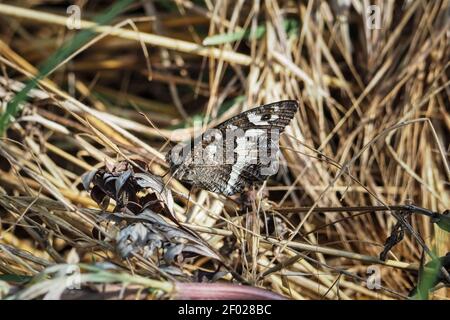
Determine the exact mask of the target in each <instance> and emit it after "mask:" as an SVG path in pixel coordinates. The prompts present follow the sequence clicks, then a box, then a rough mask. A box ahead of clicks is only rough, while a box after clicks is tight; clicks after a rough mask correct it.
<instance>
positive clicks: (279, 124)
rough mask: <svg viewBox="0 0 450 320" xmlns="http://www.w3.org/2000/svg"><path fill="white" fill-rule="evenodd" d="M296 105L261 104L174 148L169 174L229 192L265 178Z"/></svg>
mask: <svg viewBox="0 0 450 320" xmlns="http://www.w3.org/2000/svg"><path fill="white" fill-rule="evenodd" d="M297 109H298V103H297V102H296V101H294V100H284V101H279V102H275V103H271V104H267V105H263V106H260V107H257V108H254V109H251V110H248V111H246V112H243V113H240V114H238V115H237V116H235V117H232V118H230V119H229V120H226V121H225V122H222V123H221V124H219V125H217V126H216V127H215V128H212V129H209V130H207V131H206V132H205V133H204V134H203V135H201V136H199V137H196V138H195V139H193V140H191V141H190V142H188V143H185V144H183V145H178V146H176V147H174V148H172V149H171V150H169V152H168V153H167V156H166V157H167V160H168V163H169V165H170V170H171V173H172V176H173V177H175V178H177V179H179V180H181V181H184V182H187V183H190V184H192V185H193V186H196V187H199V188H201V189H205V190H209V191H212V192H216V193H220V194H224V195H227V196H228V195H233V194H235V193H238V192H242V191H243V190H244V188H246V187H248V186H251V185H258V184H260V183H262V182H264V181H265V180H266V179H267V178H268V177H269V176H270V175H272V174H274V173H276V171H277V170H278V152H279V134H280V133H281V132H283V130H284V128H285V127H286V126H287V125H288V124H289V122H290V121H291V120H292V118H293V117H294V115H295V113H296V111H297Z"/></svg>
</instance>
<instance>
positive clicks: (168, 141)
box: [139, 112, 172, 146]
mask: <svg viewBox="0 0 450 320" xmlns="http://www.w3.org/2000/svg"><path fill="white" fill-rule="evenodd" d="M139 114H140V115H141V116H143V117H144V118H145V120H147V122H148V123H149V124H150V125H151V126H152V128H153V129H155V130H156V131H157V132H158V133H159V135H160V136H161V137H163V138H164V140H166V144H169V145H170V144H172V141H170V139H169V138H167V137H166V136H165V135H164V134H163V133H162V132H161V130H159V129H158V127H157V126H156V125H155V124H154V123H153V121H152V120H150V119H149V118H148V117H147V115H146V114H145V113H143V112H139ZM166 144H165V145H166ZM165 145H164V146H165Z"/></svg>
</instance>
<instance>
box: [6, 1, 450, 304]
mask: <svg viewBox="0 0 450 320" xmlns="http://www.w3.org/2000/svg"><path fill="white" fill-rule="evenodd" d="M372 2H374V3H376V4H378V5H380V6H381V14H382V28H381V29H380V30H378V29H368V28H367V27H366V20H365V14H364V12H365V9H366V7H367V6H368V5H369V1H341V2H339V1H336V2H325V1H323V2H322V1H302V2H300V3H297V2H296V1H272V0H267V1H261V2H255V4H252V3H250V2H248V1H236V2H231V1H217V2H216V1H205V2H204V3H203V2H200V1H189V0H176V1H173V2H168V1H167V2H162V1H152V0H149V1H142V2H134V3H133V4H132V5H129V6H128V8H127V10H126V11H125V12H122V13H121V14H120V15H118V16H117V17H115V19H114V21H112V22H111V23H110V26H95V24H92V22H90V21H91V19H92V17H93V16H95V15H96V14H97V13H98V12H101V11H103V10H105V8H106V7H107V5H106V2H105V3H103V4H102V3H100V4H94V2H91V1H89V2H87V3H86V4H85V6H84V7H83V8H82V11H81V12H82V19H83V22H82V23H81V27H82V28H83V29H85V28H91V27H93V30H94V31H95V34H96V35H95V37H94V38H92V40H90V41H88V42H86V43H84V45H83V46H81V47H80V48H79V50H75V51H74V53H73V54H71V55H68V56H67V57H66V58H65V59H62V60H61V61H60V63H58V64H57V65H55V66H54V68H52V70H51V71H49V72H48V74H46V75H45V77H42V79H39V84H38V86H37V87H36V88H35V89H33V90H32V91H30V92H29V93H28V99H27V102H26V103H25V102H22V103H21V105H22V107H21V108H20V110H19V111H18V112H17V113H16V114H15V115H14V118H13V119H9V118H8V119H7V123H8V130H7V131H6V133H5V134H4V136H3V139H2V140H1V141H0V228H1V229H0V274H3V277H2V278H0V279H1V280H0V296H2V295H3V296H5V295H10V296H11V297H13V298H36V297H42V296H43V295H47V297H48V298H58V297H60V295H61V294H62V295H63V296H62V297H63V298H70V297H71V296H70V293H69V294H68V293H67V292H66V293H64V292H63V291H64V288H65V287H64V284H65V283H66V282H64V281H66V277H65V276H64V272H63V270H65V269H64V268H65V267H67V265H77V266H78V267H80V268H81V270H82V274H81V276H82V278H81V279H80V281H81V283H82V284H87V283H105V282H106V283H109V284H110V285H111V288H110V289H111V290H110V292H109V293H110V294H111V296H113V297H117V296H118V295H119V294H118V293H117V294H116V292H117V291H120V290H119V289H117V287H114V286H116V285H117V284H118V283H126V284H130V285H129V287H128V289H129V292H128V291H127V292H125V293H124V292H123V291H120V292H121V293H120V294H121V295H119V296H120V297H121V298H134V297H136V296H138V295H140V294H141V293H142V291H144V292H145V293H146V294H145V297H146V298H170V297H172V298H176V297H178V298H179V297H186V295H185V294H187V292H191V291H192V290H194V289H192V288H191V287H189V285H188V284H189V283H195V282H198V281H200V280H201V279H202V275H215V277H216V278H217V279H214V282H218V284H220V283H222V282H229V283H239V282H241V283H245V284H249V285H252V286H254V287H259V288H263V289H266V290H269V291H272V292H274V293H278V294H281V295H283V296H285V297H289V298H292V299H319V298H325V299H392V298H393V299H404V298H406V297H407V296H408V293H409V292H410V290H411V288H412V287H414V286H415V285H417V282H418V278H417V271H418V269H419V265H420V262H421V256H422V253H423V251H424V247H425V248H429V249H430V250H432V251H433V252H434V253H435V254H436V255H437V256H444V255H445V254H446V253H447V252H448V251H449V243H450V241H449V236H448V233H447V232H445V231H444V230H442V229H440V228H439V227H438V226H437V225H435V224H433V223H431V222H430V219H429V218H428V217H425V216H422V215H414V214H413V215H411V216H410V217H409V218H408V219H409V220H408V223H409V224H410V225H411V226H412V228H413V230H414V231H415V232H414V234H411V233H408V232H407V233H406V236H405V238H404V239H403V241H402V242H400V243H399V244H398V245H396V246H395V247H394V248H393V249H392V251H391V252H390V253H389V255H388V257H387V260H386V261H381V260H380V259H378V256H379V254H380V252H381V251H382V250H383V244H384V242H385V240H386V238H387V237H388V236H389V235H390V234H391V232H392V230H393V227H394V225H395V224H396V222H397V219H396V218H398V215H400V213H398V212H397V215H394V214H393V213H392V212H391V211H388V210H386V211H377V212H373V211H370V212H365V213H364V214H356V215H355V213H352V212H328V213H318V212H317V211H315V210H314V208H315V207H324V206H326V207H342V206H371V205H376V206H391V205H399V204H405V203H409V202H412V203H414V204H416V205H418V206H421V207H424V208H428V209H430V210H432V211H435V212H443V211H444V210H446V209H448V208H449V201H450V199H449V193H448V188H449V187H448V184H449V181H450V171H449V166H448V162H447V161H448V152H449V149H448V147H449V142H450V141H449V137H450V134H449V133H450V130H449V129H450V113H449V109H450V108H449V96H450V88H449V77H448V74H449V72H448V69H449V60H450V59H449V57H450V47H449V45H448V43H449V30H450V20H449V19H448V16H446V12H448V10H450V9H449V6H450V3H449V1H446V0H442V1H405V2H404V3H403V2H401V3H403V4H401V3H400V2H397V1H396V2H394V1H381V0H380V1H372ZM32 3H33V5H32V6H31V5H29V7H28V8H26V6H27V5H26V2H23V3H22V5H23V7H16V6H8V5H5V4H0V17H1V19H0V101H1V105H0V108H1V109H0V114H3V115H4V112H5V110H7V109H6V108H7V107H6V105H7V102H8V101H10V100H11V98H12V97H13V96H14V95H15V94H16V93H17V92H19V91H20V90H21V89H22V88H23V84H24V83H27V81H28V79H31V78H33V76H34V75H36V74H37V72H38V71H37V70H38V68H37V67H36V66H38V65H40V64H41V63H42V62H44V61H46V59H47V58H48V57H49V56H50V55H51V54H52V53H53V52H56V51H57V50H58V49H59V48H60V46H61V44H62V43H63V42H64V41H66V40H68V39H70V38H71V37H72V36H73V35H74V34H75V33H76V32H75V31H71V30H68V29H67V28H66V27H65V23H66V12H65V8H66V4H65V3H63V2H62V3H60V4H58V5H54V4H52V3H53V2H52V1H45V0H42V1H33V2H32ZM330 3H333V5H330ZM334 3H336V4H334ZM338 3H340V5H338ZM346 3H348V6H346V5H345V4H346ZM44 12H45V13H47V14H46V15H44V14H43V13H44ZM282 99H296V100H298V101H299V102H300V111H299V112H298V113H297V115H296V118H295V119H294V120H293V121H292V123H291V125H290V127H288V128H287V130H286V132H285V134H284V135H283V138H282V141H281V146H282V151H283V152H282V153H283V155H282V166H281V170H280V172H279V173H278V174H277V175H276V176H275V177H273V178H272V179H270V180H269V181H268V183H267V184H266V185H264V190H266V191H267V196H266V195H265V193H264V192H260V193H258V196H257V198H256V200H255V202H254V204H253V208H254V210H253V212H251V213H248V214H245V215H243V214H240V213H239V209H238V205H237V203H236V201H235V199H225V198H224V197H219V196H217V195H214V194H212V193H209V192H207V191H202V190H194V191H193V192H192V193H191V194H190V197H189V196H188V195H189V189H188V188H187V186H186V185H182V184H181V183H179V182H177V181H175V180H173V179H172V180H170V183H169V184H168V187H169V188H170V190H171V191H172V193H173V196H174V199H175V205H174V213H175V216H176V218H177V219H178V221H180V222H181V223H182V225H183V226H184V227H185V228H187V229H188V230H194V231H196V232H197V233H199V234H201V235H202V237H203V239H204V240H205V241H206V242H207V245H208V246H210V248H211V249H213V250H216V251H217V252H219V253H220V254H221V257H222V258H219V261H220V259H224V261H221V263H223V264H224V265H222V267H221V269H220V271H221V272H223V273H215V271H217V270H215V269H214V268H217V267H219V266H220V263H217V262H215V261H213V260H214V259H211V258H210V257H201V256H195V257H193V258H189V259H186V260H185V261H182V262H181V261H178V262H176V264H177V267H179V268H180V270H181V271H182V272H183V275H173V274H171V273H170V272H169V273H167V272H166V271H164V269H162V268H160V265H159V264H158V263H159V261H157V260H155V259H153V258H151V257H150V258H149V257H144V256H143V255H142V254H140V253H136V254H134V255H133V256H132V257H130V258H128V259H121V258H120V257H119V256H118V255H117V254H116V250H115V241H114V237H115V236H114V234H115V233H117V232H118V230H117V229H118V228H119V226H118V225H113V226H112V227H111V225H110V223H107V222H105V221H104V215H102V214H101V210H100V209H99V207H98V206H97V203H96V202H95V201H94V200H93V199H92V198H91V197H90V195H89V193H88V192H86V191H84V190H83V188H82V183H81V175H82V174H83V173H85V172H87V171H89V170H92V169H93V168H100V167H102V166H103V165H104V164H105V161H106V162H109V163H115V162H119V161H122V160H128V161H130V159H140V160H143V161H146V162H147V163H148V164H149V172H151V173H153V174H155V175H160V176H162V175H164V173H165V172H166V171H167V169H168V168H167V164H166V163H165V161H164V153H165V152H166V150H167V140H168V139H171V140H172V142H177V141H180V140H184V139H185V138H186V137H188V136H189V135H190V134H192V132H193V126H194V123H195V121H196V120H199V119H200V120H201V121H203V122H202V125H203V126H204V127H205V128H206V127H210V126H213V125H215V124H217V123H219V122H220V121H222V120H225V119H227V118H228V117H230V116H231V115H235V114H237V113H239V112H240V111H242V110H244V109H245V108H249V107H252V106H256V105H260V104H264V103H270V102H273V101H277V100H282ZM131 161H132V160H131ZM165 180H166V181H169V179H168V177H167V176H166V177H165ZM188 198H189V199H188ZM293 207H309V208H310V209H308V210H296V209H287V208H293ZM111 208H112V206H110V207H109V209H107V210H111ZM273 221H275V225H276V228H275V231H274V230H270V229H273V228H266V226H267V225H269V224H271V223H273ZM99 234H103V236H102V237H99ZM418 238H419V240H420V238H421V239H423V240H424V245H425V246H424V245H423V244H422V245H421V243H420V241H418ZM223 257H226V258H223ZM425 259H426V260H429V259H430V256H429V255H425ZM99 262H110V263H111V265H108V264H98V263H99ZM78 263H80V264H78ZM112 265H114V268H112V267H111V266H112ZM369 266H372V267H373V266H375V267H377V268H379V269H377V270H379V271H380V274H381V285H382V288H381V289H379V290H370V289H368V287H367V283H366V282H367V279H368V276H369V274H368V273H367V272H368V267H369ZM227 269H228V271H233V272H226V271H227ZM30 277H33V278H32V279H33V281H32V282H31V283H30V282H27V281H28V280H29V279H30ZM220 285H223V284H220ZM220 285H219V287H217V288H215V290H216V292H225V291H226V290H228V289H226V287H220ZM61 288H62V289H61ZM232 288H233V287H232ZM128 289H127V290H128ZM147 289H151V290H147ZM197 290H198V292H199V294H200V295H201V293H202V292H207V291H205V290H207V289H206V287H205V286H202V285H199V286H198V289H197ZM221 290H223V291H221ZM230 290H233V289H230ZM80 292H81V294H82V292H83V291H79V292H78V293H75V294H80ZM449 293H450V292H449V291H448V288H445V287H444V288H440V289H439V287H438V288H436V290H434V291H433V292H431V293H430V298H433V299H448V297H449ZM64 294H68V295H66V296H65V295H64ZM205 294H206V293H205ZM234 294H236V296H232V297H239V296H242V295H246V296H247V297H251V294H254V295H258V294H262V295H263V296H264V295H265V294H266V295H268V296H265V297H268V298H274V297H275V296H270V294H269V293H264V292H263V293H261V292H259V293H258V292H256V291H251V289H250V291H248V292H245V291H244V293H242V292H240V291H239V292H235V293H234ZM106 296H108V294H107V293H102V294H100V296H99V297H106ZM73 297H75V296H73ZM108 297H110V296H108ZM139 297H140V298H142V297H141V296H139ZM217 297H224V296H220V294H218V296H217Z"/></svg>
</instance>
